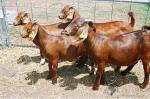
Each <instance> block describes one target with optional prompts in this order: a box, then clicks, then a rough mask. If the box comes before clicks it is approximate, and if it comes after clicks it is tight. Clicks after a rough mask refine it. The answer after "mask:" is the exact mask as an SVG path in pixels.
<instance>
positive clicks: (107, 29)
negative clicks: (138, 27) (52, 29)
mask: <svg viewBox="0 0 150 99" xmlns="http://www.w3.org/2000/svg"><path fill="white" fill-rule="evenodd" d="M128 15H129V16H130V18H131V22H130V23H127V22H124V21H112V22H105V23H93V24H94V25H95V26H96V30H98V31H101V32H103V33H105V34H108V35H112V34H121V33H126V32H132V31H133V27H134V25H135V18H134V15H133V13H132V12H129V13H128ZM68 17H69V20H68ZM79 17H80V15H79V13H78V11H77V10H76V9H75V8H74V7H73V6H71V5H66V6H64V8H63V9H62V10H61V12H60V15H59V19H61V20H64V21H66V20H67V22H68V21H69V22H71V21H72V20H74V19H77V18H79ZM70 18H71V19H70ZM65 30H67V28H66V29H65ZM67 31H68V30H67ZM63 33H64V34H65V33H66V32H63ZM69 33H70V32H69Z"/></svg>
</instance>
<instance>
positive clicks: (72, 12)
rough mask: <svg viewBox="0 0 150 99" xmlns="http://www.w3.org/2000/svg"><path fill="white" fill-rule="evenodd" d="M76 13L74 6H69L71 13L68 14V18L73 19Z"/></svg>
mask: <svg viewBox="0 0 150 99" xmlns="http://www.w3.org/2000/svg"><path fill="white" fill-rule="evenodd" d="M74 13H75V10H74V8H73V7H70V8H69V15H68V16H67V19H69V20H72V19H73V15H74Z"/></svg>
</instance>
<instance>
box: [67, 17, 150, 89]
mask: <svg viewBox="0 0 150 99" xmlns="http://www.w3.org/2000/svg"><path fill="white" fill-rule="evenodd" d="M81 20H82V21H81ZM79 21H80V22H79ZM82 22H84V20H83V19H81V18H78V19H76V20H74V21H73V22H72V23H70V24H69V25H68V26H67V28H69V30H70V31H71V32H75V33H77V32H80V33H81V34H82V33H85V32H83V31H84V30H83V29H82V28H83V27H86V28H89V29H88V32H86V33H87V38H85V41H84V44H85V46H86V50H87V52H88V54H89V56H90V59H91V61H93V62H94V64H96V65H98V70H97V72H96V80H95V84H94V86H93V90H98V88H99V84H100V82H102V80H103V78H104V73H105V67H106V65H107V64H108V63H111V64H116V65H118V67H120V66H128V68H127V69H126V70H125V71H124V72H123V74H124V75H125V74H126V73H127V72H128V71H130V70H131V69H132V68H133V66H134V65H135V64H136V63H137V61H138V60H140V59H141V60H142V63H143V68H144V75H145V77H144V81H143V83H142V84H140V87H141V88H145V87H146V85H147V84H148V82H149V70H150V66H149V62H150V32H144V31H142V30H139V31H134V32H130V33H124V34H116V35H111V36H108V35H107V34H105V33H101V32H99V31H96V27H95V26H94V24H93V23H92V22H89V23H88V24H87V23H86V22H84V23H82ZM74 24H75V25H74ZM76 26H77V27H78V29H77V28H76ZM70 31H69V32H70ZM80 33H79V34H80Z"/></svg>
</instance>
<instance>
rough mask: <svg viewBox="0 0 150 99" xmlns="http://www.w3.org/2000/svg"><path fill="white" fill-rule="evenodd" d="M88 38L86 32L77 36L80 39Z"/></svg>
mask: <svg viewBox="0 0 150 99" xmlns="http://www.w3.org/2000/svg"><path fill="white" fill-rule="evenodd" d="M87 36H88V33H87V32H86V31H82V33H81V34H80V35H79V37H80V38H82V39H86V38H87Z"/></svg>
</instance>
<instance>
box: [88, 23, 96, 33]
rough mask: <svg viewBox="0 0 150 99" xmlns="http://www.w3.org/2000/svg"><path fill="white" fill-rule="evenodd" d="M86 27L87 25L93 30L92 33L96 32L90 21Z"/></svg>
mask: <svg viewBox="0 0 150 99" xmlns="http://www.w3.org/2000/svg"><path fill="white" fill-rule="evenodd" d="M88 25H89V27H90V28H92V29H93V31H94V32H96V26H95V25H94V24H93V22H92V21H90V22H88Z"/></svg>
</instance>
